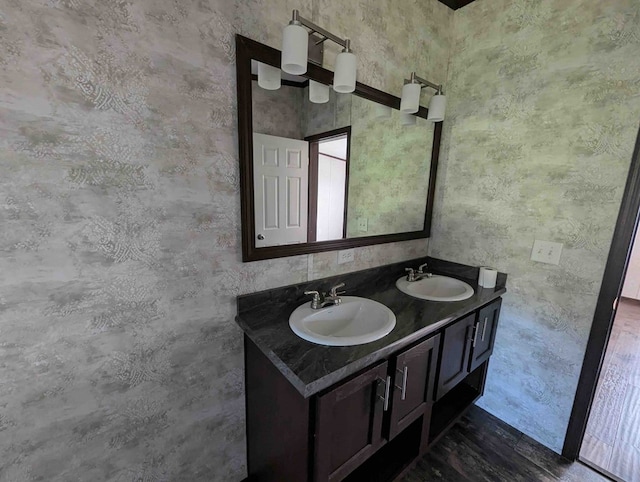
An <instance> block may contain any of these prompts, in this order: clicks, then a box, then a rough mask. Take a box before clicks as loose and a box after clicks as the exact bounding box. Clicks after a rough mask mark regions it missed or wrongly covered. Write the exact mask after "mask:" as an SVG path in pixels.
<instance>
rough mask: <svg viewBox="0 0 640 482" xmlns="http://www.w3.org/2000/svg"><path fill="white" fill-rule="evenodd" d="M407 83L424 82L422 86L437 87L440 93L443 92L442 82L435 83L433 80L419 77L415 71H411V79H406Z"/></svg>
mask: <svg viewBox="0 0 640 482" xmlns="http://www.w3.org/2000/svg"><path fill="white" fill-rule="evenodd" d="M404 83H405V84H422V87H431V88H432V89H435V90H436V91H437V92H438V93H439V94H441V93H442V84H439V85H438V84H434V83H433V82H429V81H428V80H427V79H423V78H422V77H418V76H417V75H416V73H415V72H411V79H404Z"/></svg>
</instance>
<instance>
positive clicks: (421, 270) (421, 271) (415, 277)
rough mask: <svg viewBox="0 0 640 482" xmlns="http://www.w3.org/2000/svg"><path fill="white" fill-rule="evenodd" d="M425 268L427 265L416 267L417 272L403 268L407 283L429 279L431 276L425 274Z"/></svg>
mask: <svg viewBox="0 0 640 482" xmlns="http://www.w3.org/2000/svg"><path fill="white" fill-rule="evenodd" d="M426 268H427V263H424V264H421V265H420V266H419V267H418V271H417V272H416V270H415V269H413V268H405V269H404V270H405V271H406V272H407V281H408V282H410V283H412V282H414V281H420V280H421V279H423V278H431V277H432V276H433V274H431V273H427V272H425V269H426Z"/></svg>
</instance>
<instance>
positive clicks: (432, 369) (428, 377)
mask: <svg viewBox="0 0 640 482" xmlns="http://www.w3.org/2000/svg"><path fill="white" fill-rule="evenodd" d="M439 345H440V335H436V336H434V337H431V338H429V339H427V340H424V341H422V342H420V343H418V344H417V345H415V346H413V347H411V348H409V349H407V350H405V351H404V352H402V353H400V354H399V355H398V356H397V357H396V358H395V360H394V362H393V366H392V369H393V373H392V376H391V378H392V380H393V387H392V390H393V396H392V397H391V408H390V409H389V429H388V432H387V433H388V438H389V440H391V439H392V438H393V437H395V436H396V435H397V434H398V433H400V432H402V431H403V430H404V429H405V428H407V426H409V425H410V424H411V423H412V422H413V421H415V420H416V419H418V418H420V417H421V416H422V415H425V414H426V415H425V420H427V419H429V418H430V409H431V405H432V403H433V390H434V381H435V377H436V363H437V361H438V349H439Z"/></svg>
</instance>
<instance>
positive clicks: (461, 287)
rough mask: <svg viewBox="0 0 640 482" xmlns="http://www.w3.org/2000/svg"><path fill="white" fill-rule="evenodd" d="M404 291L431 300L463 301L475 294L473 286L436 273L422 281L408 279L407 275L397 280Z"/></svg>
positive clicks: (397, 284) (397, 283) (399, 287)
mask: <svg viewBox="0 0 640 482" xmlns="http://www.w3.org/2000/svg"><path fill="white" fill-rule="evenodd" d="M396 286H397V287H398V289H399V290H400V291H402V292H403V293H406V294H408V295H409V296H413V297H415V298H420V299H423V300H429V301H462V300H466V299H467V298H471V297H472V296H473V293H474V291H473V288H472V287H471V286H470V285H468V284H467V283H465V282H464V281H460V280H459V279H455V278H449V277H448V276H439V275H436V274H434V275H433V276H432V277H431V278H423V279H421V280H420V281H411V282H409V281H407V278H406V277H404V276H403V277H402V278H400V279H399V280H398V281H396Z"/></svg>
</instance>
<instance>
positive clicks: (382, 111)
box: [376, 104, 392, 119]
mask: <svg viewBox="0 0 640 482" xmlns="http://www.w3.org/2000/svg"><path fill="white" fill-rule="evenodd" d="M391 111H392V109H391V107H389V106H388V105H384V104H376V119H388V118H389V117H391Z"/></svg>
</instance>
